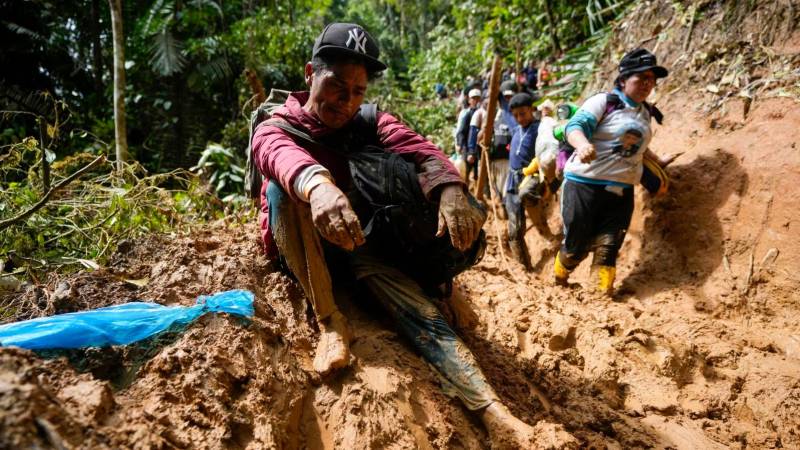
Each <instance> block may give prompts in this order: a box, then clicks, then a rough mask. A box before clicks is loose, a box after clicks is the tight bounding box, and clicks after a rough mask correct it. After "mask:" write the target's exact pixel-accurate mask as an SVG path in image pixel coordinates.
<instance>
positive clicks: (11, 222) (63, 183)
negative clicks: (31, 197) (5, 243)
mask: <svg viewBox="0 0 800 450" xmlns="http://www.w3.org/2000/svg"><path fill="white" fill-rule="evenodd" d="M105 160H106V157H105V155H100V156H98V157H97V158H95V159H94V161H92V162H90V163H89V164H87V165H85V166H84V167H82V168H81V169H79V170H78V171H77V172H75V173H73V174H72V175H70V176H68V177H67V178H64V179H63V180H61V181H59V182H58V184H56V185H55V186H53V187H51V188H50V189H49V190H48V191H47V193H46V194H44V196H43V197H42V198H41V199H40V200H39V201H38V202H36V204H34V205H33V206H31V207H30V209H28V210H27V211H25V212H22V213H20V214H19V215H17V216H15V217H12V218H10V219H5V220H0V230H3V229H6V228H8V227H10V226H11V225H14V224H15V223H17V222H21V221H23V220H25V219H27V218H28V217H30V216H31V215H32V214H33V213H35V212H36V211H38V210H39V209H41V208H42V207H43V206H44V205H45V204H46V203H47V201H48V200H50V197H52V196H53V194H55V193H56V191H58V190H59V189H61V188H63V187H64V186H66V185H68V184H69V183H71V182H72V181H74V180H75V179H76V178H78V177H80V176H81V175H83V174H84V173H86V172H88V171H89V170H91V169H92V168H93V167H95V166H97V165H98V164H101V163H103V162H105Z"/></svg>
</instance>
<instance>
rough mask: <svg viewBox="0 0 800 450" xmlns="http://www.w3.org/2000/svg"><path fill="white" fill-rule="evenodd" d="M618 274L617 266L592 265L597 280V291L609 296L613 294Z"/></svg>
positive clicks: (593, 276) (593, 275)
mask: <svg viewBox="0 0 800 450" xmlns="http://www.w3.org/2000/svg"><path fill="white" fill-rule="evenodd" d="M616 275H617V268H616V267H614V266H600V265H597V266H592V278H593V279H595V280H596V284H595V291H596V292H598V293H600V294H603V295H607V296H609V297H610V296H612V295H613V294H614V278H616Z"/></svg>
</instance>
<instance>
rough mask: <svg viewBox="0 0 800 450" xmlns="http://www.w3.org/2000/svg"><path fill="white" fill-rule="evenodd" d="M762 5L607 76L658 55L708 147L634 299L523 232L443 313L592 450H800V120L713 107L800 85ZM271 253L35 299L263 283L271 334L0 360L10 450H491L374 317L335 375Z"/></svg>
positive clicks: (81, 299)
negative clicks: (596, 286) (528, 257)
mask: <svg viewBox="0 0 800 450" xmlns="http://www.w3.org/2000/svg"><path fill="white" fill-rule="evenodd" d="M740 3H741V2H706V3H705V4H704V5H705V6H703V8H705V9H704V11H703V18H702V20H699V21H698V22H697V23H696V25H695V27H694V30H693V34H692V38H691V39H690V40H688V41H687V38H686V33H687V32H688V27H686V26H685V24H684V25H681V20H680V18H679V17H677V12H675V6H674V5H673V4H672V3H670V2H666V1H657V2H648V3H643V4H642V5H640V6H638V7H637V8H636V9H635V10H634V11H633V12H632V14H631V16H630V17H631V18H630V20H628V21H627V22H625V23H623V24H621V25H619V27H620V30H623V31H625V32H624V33H619V34H618V35H617V36H616V37H615V38H613V39H612V41H611V43H610V44H609V48H608V50H607V53H608V54H607V55H606V57H605V58H604V62H603V66H602V67H601V70H600V73H599V75H598V80H601V79H602V80H611V79H613V76H612V75H611V74H612V73H613V70H614V62H615V61H616V60H617V58H618V56H619V54H621V51H622V50H621V49H624V48H630V47H632V46H634V45H637V44H639V43H641V42H647V44H646V45H648V46H649V47H650V48H651V49H653V46H654V45H658V47H659V48H655V51H656V53H657V54H658V55H659V58H660V60H661V61H662V63H663V64H664V65H665V66H667V67H669V68H670V70H671V72H672V75H671V77H670V79H668V82H667V83H666V84H665V85H660V86H659V87H658V88H657V92H656V95H655V96H656V99H657V101H658V105H659V107H660V108H661V109H662V110H663V111H664V113H665V116H666V118H667V119H666V121H665V124H664V125H663V126H657V127H656V128H655V137H654V139H653V146H654V150H655V151H656V152H657V153H661V154H672V153H677V152H685V154H684V155H682V156H681V157H680V158H679V159H678V160H676V162H675V163H674V164H673V165H672V166H670V168H669V170H668V172H669V174H670V176H671V177H672V180H673V184H672V188H671V191H670V194H669V195H668V196H666V197H663V198H656V199H652V198H650V197H648V196H647V195H646V194H642V193H638V194H637V198H636V205H637V206H636V212H635V214H634V221H633V224H632V226H631V230H630V232H629V234H628V237H627V239H626V242H625V244H624V246H623V249H622V252H621V259H620V261H619V272H618V281H617V285H618V286H619V290H618V293H617V295H616V296H615V297H614V298H613V299H606V298H601V297H597V296H594V295H592V294H591V293H589V291H588V290H586V289H584V286H588V281H589V279H588V263H587V264H584V265H582V266H580V267H579V269H578V270H577V271H576V273H575V274H574V276H573V279H572V281H573V282H574V284H573V286H571V287H570V288H567V289H561V288H555V287H553V286H552V284H551V282H550V278H551V276H552V269H551V266H552V258H553V252H552V251H551V250H552V244H550V243H548V242H547V241H546V240H544V239H542V238H540V237H539V236H538V234H537V232H536V231H535V230H531V231H529V232H528V235H527V239H528V246H529V248H530V249H531V253H532V255H533V257H534V260H533V263H534V264H536V265H537V267H540V268H541V270H540V272H539V273H538V274H535V275H531V274H527V273H525V272H523V270H522V268H521V267H520V266H518V265H516V264H514V263H512V262H510V261H507V260H505V259H504V257H503V255H502V254H501V253H500V252H499V251H498V245H497V244H498V242H497V241H496V237H495V236H496V235H495V231H494V229H495V227H496V226H499V227H504V226H505V223H504V222H500V223H498V224H495V223H492V222H490V223H488V224H487V230H488V234H489V236H490V250H489V252H488V254H487V256H486V257H485V259H484V260H483V261H482V262H481V263H480V264H479V266H477V267H476V268H474V269H473V270H471V271H469V272H467V273H465V274H463V275H461V276H460V277H459V278H458V279H457V284H456V294H455V296H454V299H453V302H452V303H451V304H449V305H443V308H445V312H446V314H447V315H449V317H451V319H452V322H453V323H454V325H455V326H456V327H457V328H458V329H459V332H460V334H461V335H462V336H463V337H464V339H465V341H466V343H467V345H468V346H469V347H470V348H471V349H472V350H473V352H474V353H475V355H476V357H477V359H478V361H479V363H480V365H481V366H482V368H483V369H484V371H485V372H486V374H487V376H488V377H489V379H490V381H491V382H492V384H493V385H494V386H495V387H496V389H497V392H498V394H499V395H500V396H501V398H502V399H503V400H504V402H505V403H506V404H507V405H508V406H509V408H510V409H511V410H512V412H513V413H515V414H516V415H518V416H519V417H520V418H522V419H523V420H526V421H527V422H529V423H536V422H538V421H540V420H546V421H548V422H555V423H560V424H563V425H564V427H566V429H567V430H569V431H570V432H571V433H573V434H574V435H575V436H577V437H578V438H579V439H580V440H581V442H582V444H583V445H584V446H585V447H588V448H620V449H621V448H626V449H627V448H680V449H683V448H686V449H690V448H697V449H706V448H710V449H714V448H798V447H800V420H799V419H798V416H800V322H798V320H797V317H798V310H800V294H798V292H800V275H798V274H797V270H798V268H800V244H798V242H797V240H796V239H797V236H800V228H799V227H800V223H799V222H798V220H800V219H799V218H800V215H798V206H797V205H798V203H797V196H798V195H800V188H798V186H800V169H799V168H800V151H798V148H797V145H798V144H799V143H800V127H798V124H800V108H798V107H797V101H796V100H794V99H792V98H785V97H787V96H786V95H778V94H776V92H779V91H777V90H771V91H758V92H759V94H758V95H754V99H752V100H750V101H747V100H745V98H744V97H740V96H737V95H732V96H729V97H728V98H727V99H726V100H725V101H724V102H722V103H720V97H721V96H720V95H717V94H711V93H709V92H708V91H707V90H706V88H705V86H706V85H707V84H708V83H718V84H720V85H721V86H727V84H722V83H721V82H720V79H721V78H724V75H725V74H724V73H722V72H721V70H723V69H724V68H725V67H733V66H736V64H739V63H737V62H736V61H739V60H737V59H736V58H735V55H736V54H742V55H745V58H744V61H745V62H744V63H741V64H742V65H741V67H742V68H743V69H747V73H748V76H749V77H751V78H750V80H749V81H748V80H745V81H747V82H752V80H755V79H758V78H759V77H761V78H775V76H776V75H775V74H776V73H777V72H776V70H778V69H776V68H775V67H776V66H775V65H776V64H778V63H780V64H784V65H788V67H789V72H788V73H794V72H792V71H797V70H800V57H798V55H799V54H800V34H798V32H797V30H796V23H797V21H796V20H794V19H796V12H795V9H793V8H791V6H787V5H786V4H785V2H783V3H782V2H758V4H757V5H756V4H751V5H750V6H744V3H747V2H744V3H741V4H740ZM747 8H752V10H748V9H747ZM791 20H794V22H791V23H793V24H795V25H791V23H790V24H789V25H786V24H785V23H784V22H785V21H791ZM731 23H736V24H738V25H739V26H738V27H736V28H735V29H733V31H732V29H731V28H725V27H726V26H728V27H730V24H731ZM786 23H789V22H786ZM726 24H728V25H726ZM720 30H725V32H724V33H722V32H721V31H720ZM662 33H663V34H664V35H663V37H660V36H661V34H662ZM652 36H656V37H659V38H658V39H656V40H648V39H650V38H652ZM748 39H749V41H748ZM686 42H689V45H688V50H684V48H685V46H686ZM743 42H758V43H759V46H750V47H748V46H747V45H745V44H743ZM656 43H657V44H656ZM759 49H761V50H759ZM726 52H728V53H726ZM758 52H762V53H763V54H766V55H768V56H769V57H768V58H766V59H764V60H761V59H759V58H760V56H759V55H761V53H758ZM700 53H703V54H705V58H706V59H704V60H703V59H702V58H703V55H701V54H700ZM710 54H714V55H715V56H709V55H710ZM726 55H728V56H726ZM748 55H749V56H748ZM725 58H727V59H725ZM740 62H741V61H740ZM748 64H749V65H748ZM705 67H713V68H714V70H708V69H705ZM720 67H722V68H723V69H720V73H716V72H717V71H716V69H717V68H720ZM737 67H738V66H737ZM715 77H716V78H715ZM729 83H730V84H731V87H730V89H731V90H732V91H733V90H734V89H733V87H732V86H733V84H732V83H733V82H732V81H729ZM775 83H777V84H778V85H779V84H780V81H779V80H778V81H775ZM742 86H745V84H744V82H742V84H741V85H740V87H742ZM605 88H606V85H605V84H602V85H601V84H599V83H595V86H593V87H590V88H589V90H588V91H592V90H594V91H597V90H600V89H605ZM776 89H777V88H776ZM784 89H792V87H791V86H789V87H784ZM794 89H796V86H795V88H794ZM754 92H755V91H754ZM784 92H789V91H786V90H784ZM791 92H794V91H791ZM558 226H559V223H558V216H557V211H556V212H554V213H553V214H551V216H550V227H551V229H553V230H556V229H558ZM258 236H259V235H258V231H257V229H256V227H255V225H250V226H246V227H243V228H240V227H229V226H228V225H226V224H225V223H222V222H220V223H217V224H213V225H210V226H209V227H207V228H206V229H204V230H202V231H200V232H197V233H195V234H193V235H191V236H153V237H151V238H149V239H147V240H144V241H141V242H126V243H123V244H121V245H120V250H119V252H118V253H117V254H116V255H115V256H114V257H113V259H112V261H111V262H110V264H109V265H108V267H106V268H103V269H101V270H99V271H95V272H87V273H79V274H75V275H72V276H69V277H66V278H63V279H56V278H55V277H53V278H52V279H51V280H49V282H48V283H46V284H43V285H41V286H29V287H28V288H26V290H25V291H24V292H22V293H19V294H16V295H18V296H21V298H24V299H25V300H26V301H27V302H28V303H27V304H28V305H34V307H33V308H32V309H31V314H37V315H42V314H44V315H46V314H54V313H60V312H69V311H77V310H83V309H88V308H95V307H100V306H106V305H110V304H114V303H123V302H128V301H132V300H135V299H146V300H153V301H156V302H159V303H163V304H182V305H191V304H193V303H194V299H195V298H196V297H197V296H198V295H202V294H209V293H213V292H217V291H221V290H226V289H234V288H240V289H249V290H251V291H253V292H254V293H255V295H256V316H255V318H254V319H253V320H252V321H244V320H240V319H235V318H232V317H228V316H225V315H221V316H206V317H204V318H202V319H201V320H198V321H197V322H195V323H194V324H192V325H190V326H189V327H188V328H187V329H185V330H174V331H173V332H171V333H167V334H165V335H162V336H160V337H158V338H157V339H152V340H148V341H146V342H143V343H140V344H137V345H132V346H128V347H125V348H110V349H102V350H97V349H95V350H87V351H75V352H70V353H63V354H55V355H53V354H51V355H37V354H34V353H32V352H28V351H23V350H19V349H14V348H2V349H0V412H1V413H0V448H15V449H16V448H86V449H89V448H92V449H93V448H141V449H150V448H208V449H216V448H234V449H237V448H238V449H257V448H313V449H317V448H326V449H332V448H347V449H366V448H370V449H371V448H408V449H411V448H422V449H431V448H436V449H439V448H442V449H444V448H447V449H450V448H469V449H473V448H489V446H490V444H489V441H488V436H487V434H486V431H485V430H484V428H483V427H482V425H481V424H480V421H479V420H478V418H477V417H476V416H474V415H472V414H470V413H468V412H467V411H466V410H465V409H464V408H463V407H462V406H461V405H460V404H459V402H458V400H455V399H453V398H451V397H449V396H448V395H447V386H446V383H445V382H444V381H443V380H442V379H441V378H440V377H439V376H438V375H437V374H436V372H435V371H434V370H433V369H432V368H430V367H429V366H428V365H427V364H426V363H425V362H424V361H423V360H422V359H421V358H420V357H419V356H418V355H417V354H415V353H414V351H413V349H412V347H411V346H410V345H409V344H408V343H407V342H406V341H405V340H404V339H403V338H402V337H400V336H399V335H398V334H397V333H396V331H395V329H394V328H393V326H392V323H391V321H390V320H388V318H387V317H386V316H385V314H384V313H383V312H382V311H381V310H380V308H378V307H377V306H376V305H375V304H374V303H373V302H371V301H370V299H369V298H361V297H359V296H353V297H351V298H349V299H348V300H346V301H345V302H344V303H343V304H341V305H340V307H341V308H342V309H343V311H344V313H345V315H347V316H348V317H349V318H350V320H351V323H352V326H353V330H354V332H355V340H354V342H353V345H352V351H353V354H354V360H353V362H352V364H351V366H350V368H348V369H345V370H342V371H340V372H339V373H337V374H336V375H335V376H333V377H332V378H330V379H326V380H324V382H323V380H320V379H318V378H317V377H316V375H315V374H314V372H313V370H312V358H313V349H314V347H315V344H316V340H317V339H318V335H319V333H318V330H317V329H316V325H315V324H314V321H313V319H312V318H313V315H312V313H311V311H310V310H309V307H308V306H307V302H306V301H305V299H304V298H303V295H302V293H301V291H300V289H299V286H298V284H297V283H296V282H294V281H293V280H291V279H290V278H289V277H287V276H286V275H284V274H282V273H280V272H279V271H278V270H277V267H275V266H274V265H273V264H272V263H271V262H270V261H267V260H266V259H265V258H264V257H263V256H262V253H261V251H260V247H259V244H258ZM20 315H24V312H20ZM44 356H47V357H44Z"/></svg>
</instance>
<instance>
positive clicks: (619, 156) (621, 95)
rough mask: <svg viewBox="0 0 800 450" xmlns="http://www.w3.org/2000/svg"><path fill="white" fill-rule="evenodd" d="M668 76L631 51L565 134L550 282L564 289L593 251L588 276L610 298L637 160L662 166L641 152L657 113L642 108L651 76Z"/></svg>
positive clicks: (644, 54)
mask: <svg viewBox="0 0 800 450" xmlns="http://www.w3.org/2000/svg"><path fill="white" fill-rule="evenodd" d="M667 75H668V72H667V69H665V68H664V67H662V66H659V65H658V63H657V60H656V57H655V55H653V54H652V53H650V52H649V51H647V50H645V49H641V48H637V49H635V50H632V51H630V52H628V53H627V54H625V56H623V58H622V59H621V60H620V63H619V75H618V76H617V79H616V81H615V83H614V84H615V87H614V89H613V91H612V92H610V93H600V94H597V95H595V96H593V97H591V98H589V99H588V100H586V102H584V104H583V106H581V108H580V109H579V110H578V112H577V113H576V114H575V115H574V116H573V117H572V119H570V121H569V123H567V126H566V128H565V134H566V136H567V140H568V142H569V144H570V145H571V146H572V147H573V148H574V149H575V150H574V152H572V154H571V155H570V156H569V158H568V159H567V160H566V164H565V165H564V169H563V171H564V178H565V180H564V183H563V187H562V193H561V216H562V219H563V223H564V240H563V241H562V244H561V249H560V251H559V253H558V254H557V255H556V258H555V267H554V271H555V281H556V283H557V284H558V285H566V284H567V281H568V278H569V274H570V272H571V271H572V270H573V269H574V268H575V267H577V266H578V264H579V263H580V262H581V261H582V260H583V259H584V258H585V257H586V256H587V254H588V253H589V251H593V252H594V256H593V260H592V276H593V278H595V283H596V284H595V287H596V290H598V291H599V292H601V293H604V294H608V295H611V294H612V293H613V286H614V279H615V276H616V262H617V254H618V253H619V249H620V247H621V246H622V242H623V241H624V239H625V234H626V233H627V231H628V227H629V225H630V222H631V216H632V214H633V203H634V201H633V185H634V184H636V183H637V182H639V181H640V180H641V178H642V162H643V159H644V158H648V159H650V160H653V161H656V162H658V166H660V167H664V166H666V165H667V164H669V162H670V160H668V159H667V160H661V159H659V158H658V156H657V155H655V154H653V152H652V151H650V150H649V149H648V145H649V144H650V139H651V137H652V130H651V128H650V120H651V118H653V117H655V118H656V119H657V120H658V121H659V122H660V119H661V114H660V112H658V110H657V109H656V108H655V107H653V106H651V105H649V104H648V103H646V102H645V99H647V97H648V96H649V95H650V92H652V90H653V88H654V87H655V85H656V80H657V79H658V78H664V77H666V76H667Z"/></svg>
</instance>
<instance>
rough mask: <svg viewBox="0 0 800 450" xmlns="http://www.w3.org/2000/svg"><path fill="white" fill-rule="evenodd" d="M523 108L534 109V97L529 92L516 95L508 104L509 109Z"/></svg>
mask: <svg viewBox="0 0 800 450" xmlns="http://www.w3.org/2000/svg"><path fill="white" fill-rule="evenodd" d="M523 106H530V107H533V96H531V94H528V93H527V92H520V93H519V94H515V95H514V96H513V97H511V101H510V102H508V108H509V109H514V108H521V107H523Z"/></svg>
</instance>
